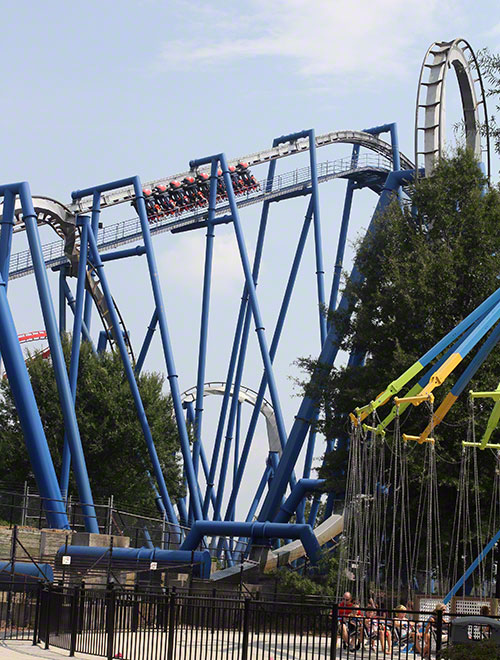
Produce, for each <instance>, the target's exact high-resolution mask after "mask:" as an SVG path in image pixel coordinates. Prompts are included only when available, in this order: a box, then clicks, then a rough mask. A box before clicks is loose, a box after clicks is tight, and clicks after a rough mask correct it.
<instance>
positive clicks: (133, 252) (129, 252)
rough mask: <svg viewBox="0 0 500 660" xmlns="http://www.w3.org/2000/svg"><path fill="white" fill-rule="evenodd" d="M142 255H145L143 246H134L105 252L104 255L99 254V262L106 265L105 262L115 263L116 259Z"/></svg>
mask: <svg viewBox="0 0 500 660" xmlns="http://www.w3.org/2000/svg"><path fill="white" fill-rule="evenodd" d="M143 254H146V248H145V247H144V245H136V246H135V247H133V248H128V249H126V250H114V251H113V252H105V253H104V254H101V260H102V261H103V262H104V263H106V261H116V260H117V259H127V258H128V257H142V255H143Z"/></svg>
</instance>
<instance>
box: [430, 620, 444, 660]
mask: <svg viewBox="0 0 500 660" xmlns="http://www.w3.org/2000/svg"><path fill="white" fill-rule="evenodd" d="M442 643H443V610H438V611H437V621H436V658H437V659H438V660H439V658H440V657H441V646H442ZM429 650H430V649H429Z"/></svg>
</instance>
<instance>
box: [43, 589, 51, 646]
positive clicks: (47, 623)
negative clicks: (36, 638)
mask: <svg viewBox="0 0 500 660" xmlns="http://www.w3.org/2000/svg"><path fill="white" fill-rule="evenodd" d="M51 600H52V585H51V584H50V582H49V584H48V585H47V608H46V610H45V649H48V648H49V641H50V610H51V609H52V603H51Z"/></svg>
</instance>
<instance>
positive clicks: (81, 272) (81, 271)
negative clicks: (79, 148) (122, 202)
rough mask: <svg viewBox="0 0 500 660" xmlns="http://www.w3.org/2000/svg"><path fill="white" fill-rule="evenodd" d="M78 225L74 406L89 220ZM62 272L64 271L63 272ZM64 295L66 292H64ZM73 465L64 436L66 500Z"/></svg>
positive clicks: (72, 364)
mask: <svg viewBox="0 0 500 660" xmlns="http://www.w3.org/2000/svg"><path fill="white" fill-rule="evenodd" d="M78 221H79V222H78V224H80V226H81V228H82V229H81V235H80V257H79V262H78V279H77V285H76V304H75V318H74V321H73V337H72V344H71V360H70V366H69V385H70V388H71V396H72V397H73V405H74V404H75V401H76V383H77V380H78V364H79V362H80V344H81V334H82V323H83V318H82V314H83V301H84V295H85V279H86V273H87V253H88V241H89V238H88V236H89V218H88V217H87V216H82V217H81V218H78ZM61 272H62V271H61ZM62 288H63V289H64V287H62ZM63 294H64V291H63ZM70 465H71V454H70V449H69V442H68V436H67V434H66V433H65V434H64V447H63V455H62V466H61V481H60V484H61V494H62V496H63V498H64V499H65V500H66V498H67V496H68V484H69V470H70Z"/></svg>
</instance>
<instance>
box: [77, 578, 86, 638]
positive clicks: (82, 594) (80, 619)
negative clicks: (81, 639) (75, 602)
mask: <svg viewBox="0 0 500 660" xmlns="http://www.w3.org/2000/svg"><path fill="white" fill-rule="evenodd" d="M78 609H79V612H78V632H79V633H82V632H83V623H84V619H85V580H82V582H81V584H80V607H79V608H78Z"/></svg>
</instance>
